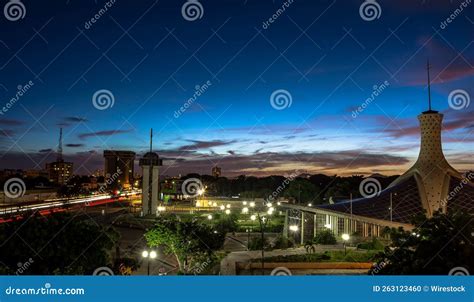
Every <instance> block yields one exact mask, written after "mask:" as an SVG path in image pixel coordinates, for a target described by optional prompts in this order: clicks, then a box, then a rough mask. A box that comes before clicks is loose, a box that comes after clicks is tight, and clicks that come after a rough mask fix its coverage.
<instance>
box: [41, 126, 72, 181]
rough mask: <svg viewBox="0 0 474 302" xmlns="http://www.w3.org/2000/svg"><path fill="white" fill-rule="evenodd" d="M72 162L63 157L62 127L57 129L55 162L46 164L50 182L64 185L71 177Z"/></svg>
mask: <svg viewBox="0 0 474 302" xmlns="http://www.w3.org/2000/svg"><path fill="white" fill-rule="evenodd" d="M73 168H74V166H73V163H72V162H66V161H64V159H63V128H60V129H59V144H58V155H57V159H56V161H55V162H52V163H48V164H46V171H47V173H48V179H49V181H51V182H54V183H57V184H60V185H64V184H66V183H67V182H68V181H69V179H70V178H71V177H72V173H73Z"/></svg>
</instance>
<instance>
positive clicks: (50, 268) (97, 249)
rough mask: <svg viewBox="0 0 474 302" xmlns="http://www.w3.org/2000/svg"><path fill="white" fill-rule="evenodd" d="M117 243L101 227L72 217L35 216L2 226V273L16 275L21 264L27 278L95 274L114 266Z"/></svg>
mask: <svg viewBox="0 0 474 302" xmlns="http://www.w3.org/2000/svg"><path fill="white" fill-rule="evenodd" d="M117 240H118V234H117V233H116V232H114V231H113V230H112V229H110V228H107V229H104V228H101V227H99V226H97V225H96V224H93V223H89V222H87V221H84V220H82V219H80V218H78V217H74V216H72V215H70V214H55V215H52V216H48V217H43V216H39V215H38V216H34V217H29V218H27V219H24V220H18V221H14V222H9V223H3V224H0V242H2V246H1V248H0V261H1V262H0V263H1V264H3V265H0V273H1V274H16V273H17V272H18V268H19V267H21V266H22V265H21V264H25V263H26V262H31V263H30V265H28V268H27V269H25V270H24V272H23V271H22V272H21V273H23V274H28V275H53V274H60V275H69V274H70V275H83V274H92V273H93V271H94V270H95V269H97V268H99V267H103V266H111V263H112V261H111V259H110V258H111V257H110V251H111V250H113V247H114V245H115V244H116V242H117Z"/></svg>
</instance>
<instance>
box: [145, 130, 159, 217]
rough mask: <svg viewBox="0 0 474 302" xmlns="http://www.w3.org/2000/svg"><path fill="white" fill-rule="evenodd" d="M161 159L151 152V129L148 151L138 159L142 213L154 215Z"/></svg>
mask: <svg viewBox="0 0 474 302" xmlns="http://www.w3.org/2000/svg"><path fill="white" fill-rule="evenodd" d="M161 165H162V160H161V159H160V157H159V156H158V154H156V153H155V152H153V129H152V130H150V152H147V153H146V154H145V155H144V156H143V157H142V158H141V159H140V166H141V167H142V174H143V179H142V212H143V214H144V215H150V214H151V215H155V214H156V212H157V208H158V200H159V195H160V187H159V185H160V170H159V166H161Z"/></svg>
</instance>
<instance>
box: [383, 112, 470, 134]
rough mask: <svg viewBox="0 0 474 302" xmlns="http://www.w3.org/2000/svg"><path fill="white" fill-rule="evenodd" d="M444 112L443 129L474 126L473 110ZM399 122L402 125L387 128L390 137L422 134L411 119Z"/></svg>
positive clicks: (466, 128)
mask: <svg viewBox="0 0 474 302" xmlns="http://www.w3.org/2000/svg"><path fill="white" fill-rule="evenodd" d="M442 113H444V121H443V131H449V132H451V131H456V130H462V131H464V130H469V129H470V127H472V126H473V125H472V116H473V115H474V112H472V111H454V110H447V111H445V112H442ZM379 122H380V124H381V125H382V127H384V128H385V126H384V123H383V122H381V121H379ZM397 124H398V125H399V126H400V125H402V126H401V127H400V128H398V127H394V128H389V129H385V133H387V134H388V135H389V136H390V137H393V138H400V137H404V136H419V135H420V127H419V125H418V123H417V122H416V121H415V120H413V119H411V121H408V120H401V121H400V123H399V121H398V120H397Z"/></svg>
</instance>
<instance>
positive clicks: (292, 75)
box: [0, 0, 474, 176]
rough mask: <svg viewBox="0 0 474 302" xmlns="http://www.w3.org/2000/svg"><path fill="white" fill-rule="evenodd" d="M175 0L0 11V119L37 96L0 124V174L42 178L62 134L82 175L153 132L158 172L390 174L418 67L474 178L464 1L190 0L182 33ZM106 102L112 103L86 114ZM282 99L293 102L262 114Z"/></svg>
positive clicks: (414, 141)
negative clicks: (193, 11)
mask: <svg viewBox="0 0 474 302" xmlns="http://www.w3.org/2000/svg"><path fill="white" fill-rule="evenodd" d="M195 1H196V0H194V2H195ZM185 2H186V1H184V0H182V1H181V0H180V1H177V0H160V1H146V0H143V1H125V0H116V1H109V2H108V3H109V6H108V7H107V4H106V3H107V2H105V1H100V0H97V1H93V0H81V1H79V0H70V1H66V0H62V1H59V0H58V1H27V0H22V2H21V3H22V4H23V5H24V12H25V15H24V17H23V18H20V19H19V20H17V21H10V20H8V19H7V18H6V15H5V12H4V14H3V15H0V28H1V29H0V31H1V36H0V40H1V41H0V68H1V75H2V77H1V79H0V84H1V85H0V96H1V102H2V103H1V104H0V107H3V106H5V105H6V104H7V103H11V99H12V98H14V97H15V95H16V94H17V91H18V89H19V88H18V86H19V85H21V87H20V90H24V89H25V85H26V84H28V83H30V81H31V83H32V84H33V85H31V84H30V85H29V86H30V87H29V88H28V89H27V91H25V92H24V93H22V94H23V95H22V96H20V97H19V98H18V100H17V101H15V102H13V104H12V105H11V106H9V107H10V108H6V109H7V110H2V112H1V113H0V114H1V115H0V129H1V131H0V152H1V155H0V156H1V158H0V168H22V169H33V168H36V169H38V168H44V166H45V164H46V163H47V162H48V161H51V160H54V159H55V157H56V154H55V152H56V148H57V144H58V136H59V127H63V132H64V157H65V159H66V160H70V161H73V162H74V164H75V173H77V174H87V173H90V172H92V171H94V170H95V169H98V168H103V156H102V151H103V150H104V149H116V150H122V149H123V150H132V151H135V152H137V154H138V155H141V154H143V153H144V152H146V151H147V148H148V144H149V142H148V141H149V129H150V128H153V129H154V133H155V136H154V149H155V151H156V152H158V153H159V155H160V157H162V158H163V159H164V167H163V169H162V174H165V175H177V174H186V173H189V172H197V173H206V174H210V170H211V168H212V166H214V165H219V166H221V167H222V170H223V174H224V176H236V175H239V174H246V175H270V174H286V173H291V172H292V171H295V170H298V171H300V172H308V173H325V174H335V173H337V174H343V175H348V174H353V173H363V174H372V173H382V174H386V175H391V174H399V173H401V172H403V171H405V170H406V169H407V168H408V167H409V166H410V165H411V164H412V163H413V162H414V160H415V159H416V156H417V153H418V150H419V133H418V121H417V119H416V116H417V115H418V114H419V113H420V112H422V111H424V110H427V107H428V105H427V103H428V101H427V89H426V77H427V74H426V61H427V59H428V58H429V59H430V63H431V66H432V68H431V77H432V87H431V88H432V100H433V108H434V109H436V110H439V111H440V112H442V113H444V115H445V131H444V134H443V139H444V149H445V153H446V155H447V158H448V160H449V161H450V163H451V164H452V165H453V166H454V167H455V168H457V169H459V170H461V171H464V170H468V169H472V168H473V165H472V164H473V162H474V158H473V155H472V150H473V147H474V137H473V129H474V123H473V119H472V117H473V113H474V105H473V104H471V105H470V106H469V104H468V102H466V96H467V100H469V101H470V98H472V97H474V85H473V84H474V4H469V5H467V7H466V8H464V9H463V11H462V12H460V13H459V14H457V15H455V16H454V15H453V16H454V18H451V17H453V16H451V17H450V15H451V14H453V12H454V11H455V10H456V9H457V8H459V7H460V5H461V3H462V1H454V0H453V1H441V0H440V1H429V0H424V1H416V0H398V1H382V0H379V1H377V5H378V6H379V8H380V9H379V10H378V12H379V13H380V15H379V18H375V19H374V20H372V21H366V20H364V18H365V19H367V16H364V18H362V16H361V14H360V11H359V9H360V7H361V4H363V2H364V1H348V0H337V1H332V0H329V1H324V0H323V1H316V0H311V1H310V0H307V1H303V0H294V1H287V2H286V5H285V4H284V3H285V2H283V1H272V0H266V1H263V0H221V1H210V0H200V1H199V3H200V6H201V7H202V10H200V8H199V7H198V9H199V10H200V12H201V13H202V14H200V15H198V16H197V19H196V20H194V21H188V20H186V19H185V17H186V18H187V19H193V17H192V16H190V15H186V14H185V15H184V16H183V13H182V6H183V5H184V4H185ZM7 3H8V1H5V0H2V1H1V6H2V7H3V6H4V5H6V4H7ZM188 4H189V3H188ZM104 6H105V7H107V11H106V12H105V13H104V14H102V15H100V16H99V15H97V16H99V18H96V17H97V16H96V17H95V15H96V14H99V11H100V10H101V9H103V8H104ZM282 6H284V7H285V10H284V12H282V13H281V14H279V15H278V14H277V15H275V16H276V18H274V17H275V16H274V17H272V16H273V15H274V14H276V12H277V11H278V9H281V8H282ZM2 11H3V10H2ZM199 17H200V18H199ZM9 18H10V19H12V17H11V16H10V17H9ZM92 18H94V21H95V22H94V23H91V22H90V20H91V19H92ZM269 18H273V20H272V21H273V22H271V23H270V22H267V23H264V22H266V21H268V19H269ZM447 18H450V23H446V24H445V26H443V25H442V22H443V21H445V20H446V19H447ZM100 90H108V91H109V92H110V93H111V94H112V95H113V98H114V102H113V106H110V105H111V104H110V103H95V105H96V106H94V102H93V96H94V94H96V92H97V91H100ZM278 90H285V91H287V92H288V93H289V95H290V96H291V102H290V99H289V98H286V101H287V103H285V102H283V103H279V102H277V103H273V106H272V102H271V96H272V94H273V93H274V92H275V91H277V92H278ZM374 90H376V91H378V93H377V96H375V97H373V99H372V100H370V101H367V99H368V98H370V97H371V95H372V96H373V92H374ZM459 90H462V92H463V93H464V95H463V96H464V101H465V102H464V104H460V105H459V104H458V105H457V106H453V105H452V106H450V105H449V95H450V93H451V92H453V91H459ZM196 91H200V93H199V94H200V95H199V96H197V94H196ZM193 96H197V97H195V98H194V97H193ZM287 96H288V95H287ZM190 98H192V99H191V100H189V99H190ZM278 100H282V99H278ZM185 103H186V104H187V107H188V108H185V109H186V110H180V108H181V107H183V106H184V105H185ZM290 103H291V104H290ZM362 104H365V105H367V106H365V107H366V108H365V109H364V110H359V111H357V112H356V111H355V110H357V108H358V107H359V106H362ZM188 105H189V106H188ZM96 107H99V108H100V109H103V110H99V109H97V108H96ZM274 107H276V108H274ZM453 107H454V108H453ZM183 108H184V107H183ZM4 109H5V108H4ZM278 109H279V110H278ZM137 171H139V169H137Z"/></svg>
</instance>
